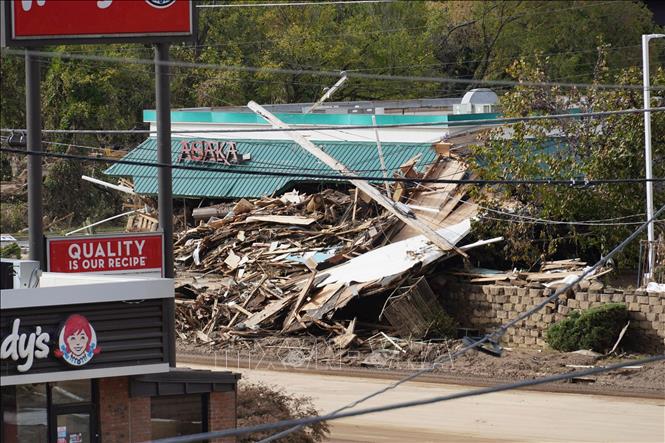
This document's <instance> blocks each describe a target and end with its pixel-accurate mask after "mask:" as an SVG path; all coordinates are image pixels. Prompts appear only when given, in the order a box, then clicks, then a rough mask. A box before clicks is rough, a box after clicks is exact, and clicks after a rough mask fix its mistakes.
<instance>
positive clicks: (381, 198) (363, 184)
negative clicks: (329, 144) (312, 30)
mask: <svg viewBox="0 0 665 443" xmlns="http://www.w3.org/2000/svg"><path fill="white" fill-rule="evenodd" d="M247 107H248V108H249V109H251V110H252V111H254V112H255V113H256V114H258V115H260V116H261V117H263V118H264V119H265V120H266V121H268V122H269V123H270V124H271V125H272V126H273V127H275V128H278V129H290V126H289V125H287V124H286V123H284V122H282V121H281V120H280V119H278V118H277V117H275V115H273V114H272V113H271V112H269V111H267V110H266V109H264V108H263V107H262V106H261V105H259V104H258V103H256V102H254V101H250V102H249V103H247ZM286 134H287V135H288V136H289V137H291V138H292V139H293V140H294V141H295V142H296V143H298V144H299V145H300V146H301V147H302V148H303V149H304V150H306V151H307V152H309V153H310V154H312V155H313V156H314V157H316V158H318V159H319V160H321V161H322V162H323V163H325V164H326V165H328V166H329V167H331V168H332V169H334V170H335V171H338V172H340V173H341V174H342V175H343V176H344V177H345V178H346V179H348V181H349V182H350V183H351V184H352V185H354V186H355V187H357V188H359V189H360V190H361V191H363V192H364V193H365V194H367V195H368V196H369V197H371V198H372V200H374V201H375V202H377V203H378V204H379V205H381V206H383V207H384V208H385V209H386V210H388V211H390V212H391V213H393V214H394V215H395V216H396V217H397V218H399V219H400V220H401V221H402V222H404V223H405V224H406V225H408V226H411V227H412V228H413V229H415V230H416V231H418V232H420V233H421V234H423V235H424V236H425V237H426V238H427V239H428V240H430V241H431V242H432V243H434V244H435V245H436V246H438V247H439V248H440V249H441V250H443V251H449V250H451V249H452V250H454V251H455V252H457V253H458V254H460V255H462V256H463V257H468V255H467V254H466V252H464V251H462V250H461V249H460V248H458V247H457V246H455V245H454V244H452V243H450V242H449V241H448V240H446V239H445V238H443V236H441V235H439V234H438V233H437V232H436V231H434V230H433V229H432V228H430V227H429V226H427V225H426V224H425V223H423V222H422V221H420V220H418V219H417V218H416V217H415V215H413V214H408V215H407V214H405V213H403V211H401V210H399V209H398V208H397V206H396V202H395V201H393V200H391V199H390V198H388V197H386V196H385V195H383V194H382V193H381V192H379V191H378V190H377V189H376V188H375V187H374V186H372V185H371V184H370V183H368V182H367V181H365V180H361V179H358V178H356V175H355V174H354V173H353V172H351V171H350V170H349V169H348V168H347V167H346V166H344V165H343V164H342V163H340V162H339V161H337V160H336V159H335V158H334V157H331V156H330V155H328V154H327V153H325V152H324V151H323V150H322V149H321V148H319V147H318V146H316V145H315V144H314V143H312V142H311V141H309V140H307V139H306V138H305V137H303V136H302V135H301V134H300V133H298V132H295V131H288V132H286Z"/></svg>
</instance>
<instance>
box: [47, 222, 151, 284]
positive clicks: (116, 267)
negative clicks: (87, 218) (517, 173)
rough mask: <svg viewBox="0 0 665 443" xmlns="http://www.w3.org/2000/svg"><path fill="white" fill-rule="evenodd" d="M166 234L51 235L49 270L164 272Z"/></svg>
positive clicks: (48, 243)
mask: <svg viewBox="0 0 665 443" xmlns="http://www.w3.org/2000/svg"><path fill="white" fill-rule="evenodd" d="M162 237H163V236H162V233H161V232H150V233H140V234H118V235H98V236H81V237H60V238H49V239H48V240H47V242H46V249H47V258H48V266H47V270H48V271H49V272H97V273H103V274H112V273H118V274H132V273H144V272H153V273H160V274H161V272H162V257H163V248H162Z"/></svg>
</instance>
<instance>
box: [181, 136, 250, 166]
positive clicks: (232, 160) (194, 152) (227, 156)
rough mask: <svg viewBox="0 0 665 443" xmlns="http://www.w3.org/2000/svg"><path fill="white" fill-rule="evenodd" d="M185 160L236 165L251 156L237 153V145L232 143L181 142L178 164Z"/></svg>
mask: <svg viewBox="0 0 665 443" xmlns="http://www.w3.org/2000/svg"><path fill="white" fill-rule="evenodd" d="M185 160H190V161H197V162H213V163H220V164H223V165H237V164H240V163H242V162H245V161H248V160H251V156H250V155H249V154H241V153H239V152H238V145H237V144H236V142H233V141H222V140H191V141H186V140H183V141H181V142H180V154H179V155H178V163H180V162H182V161H185Z"/></svg>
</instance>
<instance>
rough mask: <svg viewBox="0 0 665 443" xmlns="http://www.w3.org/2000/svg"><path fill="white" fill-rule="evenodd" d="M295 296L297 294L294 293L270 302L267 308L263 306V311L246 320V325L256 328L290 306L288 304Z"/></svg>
mask: <svg viewBox="0 0 665 443" xmlns="http://www.w3.org/2000/svg"><path fill="white" fill-rule="evenodd" d="M294 298H295V295H294V294H292V295H289V296H288V297H284V298H282V299H281V300H275V301H273V302H270V303H269V304H268V305H267V306H266V307H265V308H263V310H262V311H259V312H256V313H255V314H254V315H252V316H251V317H249V318H248V319H247V320H245V321H244V323H245V326H247V327H248V328H250V329H254V328H256V327H257V326H258V325H259V324H260V323H261V322H263V321H265V320H266V319H268V318H270V317H272V316H274V315H276V314H277V313H278V312H280V311H281V310H282V309H284V308H285V307H286V306H288V304H289V303H291V302H292V301H293V300H294Z"/></svg>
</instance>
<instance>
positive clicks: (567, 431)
mask: <svg viewBox="0 0 665 443" xmlns="http://www.w3.org/2000/svg"><path fill="white" fill-rule="evenodd" d="M186 366H188V367H193V368H200V369H204V368H205V369H214V368H212V367H206V366H198V365H192V364H187V365H186ZM239 372H241V373H242V376H243V380H246V381H249V382H262V383H266V384H270V385H274V386H278V387H282V388H284V389H285V390H286V391H287V392H292V393H294V394H298V395H308V396H310V397H312V399H313V401H314V404H315V405H316V407H317V408H318V409H319V410H320V411H321V412H329V411H332V410H334V409H336V408H338V407H340V406H341V405H344V404H346V403H349V402H351V401H352V400H354V399H357V398H358V397H360V396H363V395H365V394H368V393H370V392H373V391H375V390H377V389H379V388H381V387H383V386H385V385H386V383H388V382H387V381H386V380H379V379H371V378H361V377H344V376H330V375H320V374H303V373H291V374H289V373H285V372H273V371H259V370H246V369H241V370H240V371H239ZM467 389H469V387H464V386H457V385H444V384H433V383H421V382H410V383H406V384H404V385H402V386H400V387H398V388H397V389H395V390H392V391H389V392H387V393H385V394H383V395H381V396H379V397H378V398H374V399H371V400H368V401H367V402H366V403H364V404H363V406H368V407H369V406H378V405H383V404H387V403H394V402H400V401H409V400H416V399H422V398H427V397H432V396H436V395H446V394H452V393H454V392H459V391H462V390H467ZM330 426H331V434H330V440H329V441H331V442H391V443H392V442H394V443H397V442H411V441H413V442H444V441H445V442H460V443H467V442H509V441H510V442H663V441H665V398H661V399H637V398H629V397H610V396H599V395H580V394H560V393H548V392H531V391H511V392H502V393H495V394H490V395H486V396H482V397H472V398H468V399H461V400H454V401H450V402H446V403H440V404H434V405H427V406H419V407H416V408H409V409H403V410H395V411H389V412H384V413H380V414H371V415H366V416H361V417H351V418H345V419H341V420H337V421H332V422H330Z"/></svg>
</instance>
